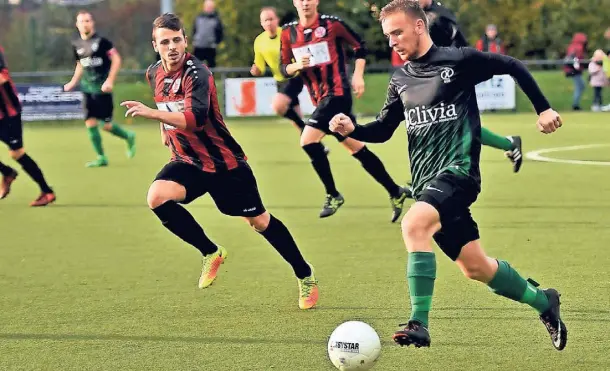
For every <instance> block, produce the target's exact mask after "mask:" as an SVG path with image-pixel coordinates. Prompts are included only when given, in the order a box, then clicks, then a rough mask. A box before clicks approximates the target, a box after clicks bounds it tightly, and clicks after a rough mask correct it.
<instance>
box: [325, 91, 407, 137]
mask: <svg viewBox="0 0 610 371" xmlns="http://www.w3.org/2000/svg"><path fill="white" fill-rule="evenodd" d="M403 120H404V114H403V104H402V101H401V100H400V95H399V94H398V92H397V87H396V85H394V84H392V83H390V86H389V88H388V94H387V97H386V101H385V103H384V105H383V108H382V109H381V112H379V114H378V115H377V118H376V119H375V120H374V121H372V122H369V123H368V124H365V125H357V124H354V123H353V122H352V121H351V119H350V118H349V117H347V116H346V115H337V116H335V117H333V119H332V120H331V122H330V130H331V131H333V132H336V133H339V134H341V135H344V136H349V137H350V138H354V139H356V140H360V141H362V142H368V143H383V142H387V141H388V140H389V139H390V138H391V137H392V135H393V134H394V132H395V131H396V128H398V125H400V122H401V121H403Z"/></svg>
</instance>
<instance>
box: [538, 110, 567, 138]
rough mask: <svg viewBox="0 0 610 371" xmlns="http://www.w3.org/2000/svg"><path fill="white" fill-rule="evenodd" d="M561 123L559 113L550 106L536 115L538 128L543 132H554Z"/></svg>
mask: <svg viewBox="0 0 610 371" xmlns="http://www.w3.org/2000/svg"><path fill="white" fill-rule="evenodd" d="M561 125H563V123H562V122H561V116H559V114H558V113H557V112H555V110H553V109H552V108H549V109H548V110H546V111H544V112H542V113H541V114H540V116H539V117H538V122H537V126H538V130H540V131H541V132H543V133H544V134H550V133H554V132H555V131H556V130H557V129H559V128H560V127H561Z"/></svg>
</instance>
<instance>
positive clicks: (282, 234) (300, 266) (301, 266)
mask: <svg viewBox="0 0 610 371" xmlns="http://www.w3.org/2000/svg"><path fill="white" fill-rule="evenodd" d="M259 233H260V234H261V235H262V236H263V237H265V239H266V240H267V241H269V243H270V244H271V246H273V247H274V248H275V249H276V250H277V252H278V253H280V255H281V256H282V258H284V260H286V261H287V262H288V264H290V265H291V266H292V269H293V270H294V274H295V275H296V276H297V278H301V279H303V278H305V277H309V276H311V267H310V266H309V264H307V262H306V261H305V259H304V258H303V255H301V252H300V251H299V248H298V247H297V244H296V242H294V239H293V238H292V235H291V234H290V231H289V230H288V228H286V226H285V225H284V223H282V222H281V221H280V220H279V219H276V218H275V217H274V216H273V215H271V220H269V225H268V226H267V229H265V230H264V231H262V232H259Z"/></svg>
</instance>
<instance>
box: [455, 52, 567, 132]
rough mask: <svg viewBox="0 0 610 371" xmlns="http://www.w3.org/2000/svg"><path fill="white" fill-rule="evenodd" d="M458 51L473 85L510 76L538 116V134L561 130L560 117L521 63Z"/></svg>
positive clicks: (505, 57) (498, 55)
mask: <svg viewBox="0 0 610 371" xmlns="http://www.w3.org/2000/svg"><path fill="white" fill-rule="evenodd" d="M461 50H462V52H463V53H464V60H463V62H464V63H465V65H466V66H467V70H468V71H471V72H470V74H471V78H472V81H473V83H474V84H478V83H480V82H483V81H486V80H489V79H490V78H491V77H492V76H494V75H505V74H507V75H510V76H511V77H512V78H514V79H515V81H517V84H519V87H521V90H523V92H524V93H525V94H526V95H527V97H528V98H529V100H530V102H532V105H533V106H534V108H535V110H536V113H537V114H538V115H539V116H540V118H539V120H538V128H539V129H540V131H541V132H543V133H545V134H549V133H552V132H554V131H555V130H557V129H558V128H559V127H561V125H562V122H561V117H560V116H559V114H558V113H557V112H555V111H554V110H553V109H551V105H550V103H549V101H548V100H547V99H546V97H545V96H544V94H543V93H542V91H541V90H540V87H539V86H538V83H536V80H534V77H533V76H532V74H531V73H530V72H529V71H528V69H527V67H525V65H524V64H523V63H522V62H521V61H520V60H518V59H516V58H513V57H510V56H507V55H502V54H496V53H485V52H480V51H478V50H476V49H473V48H463V49H461Z"/></svg>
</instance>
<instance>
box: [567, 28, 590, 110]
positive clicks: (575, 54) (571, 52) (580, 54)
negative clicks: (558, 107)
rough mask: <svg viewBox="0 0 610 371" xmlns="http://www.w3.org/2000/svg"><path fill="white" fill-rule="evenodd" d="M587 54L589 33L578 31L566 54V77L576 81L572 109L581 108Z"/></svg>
mask: <svg viewBox="0 0 610 371" xmlns="http://www.w3.org/2000/svg"><path fill="white" fill-rule="evenodd" d="M586 55H587V35H585V34H584V33H582V32H577V33H575V34H574V36H573V37H572V42H571V43H570V45H568V48H567V50H566V56H565V63H564V67H563V70H564V72H565V74H566V77H569V78H571V79H572V81H573V82H574V95H573V97H572V109H573V110H575V111H579V110H580V98H581V97H582V93H583V92H584V90H585V81H584V80H583V78H582V72H583V71H584V70H585V69H586V68H587V66H586V64H584V63H583V61H584V59H585V58H586Z"/></svg>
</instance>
